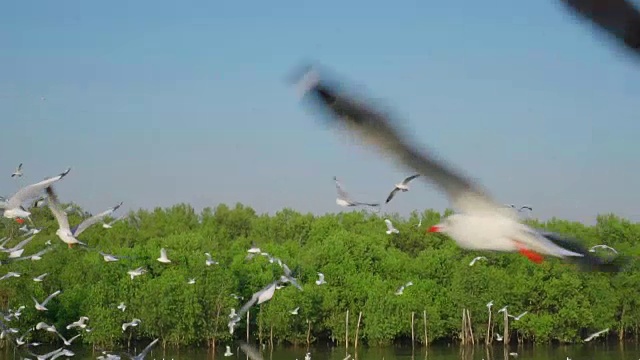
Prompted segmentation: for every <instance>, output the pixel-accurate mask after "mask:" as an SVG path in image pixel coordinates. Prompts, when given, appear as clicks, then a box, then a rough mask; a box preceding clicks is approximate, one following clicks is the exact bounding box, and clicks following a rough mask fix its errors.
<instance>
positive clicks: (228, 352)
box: [224, 345, 233, 357]
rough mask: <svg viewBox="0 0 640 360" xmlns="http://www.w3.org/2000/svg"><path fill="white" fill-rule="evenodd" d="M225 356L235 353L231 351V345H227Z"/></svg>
mask: <svg viewBox="0 0 640 360" xmlns="http://www.w3.org/2000/svg"><path fill="white" fill-rule="evenodd" d="M224 356H225V357H229V356H233V353H232V352H231V346H229V345H227V351H225V352H224Z"/></svg>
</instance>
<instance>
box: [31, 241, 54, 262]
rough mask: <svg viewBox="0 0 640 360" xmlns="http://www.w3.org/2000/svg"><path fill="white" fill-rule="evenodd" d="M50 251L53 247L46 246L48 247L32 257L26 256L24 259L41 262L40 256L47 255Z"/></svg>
mask: <svg viewBox="0 0 640 360" xmlns="http://www.w3.org/2000/svg"><path fill="white" fill-rule="evenodd" d="M49 245H51V243H49ZM51 250H53V246H48V247H46V248H44V249H42V250H40V251H38V252H37V253H35V254H33V255H29V256H26V258H30V259H31V261H38V260H42V255H44V254H46V253H48V252H49V251H51Z"/></svg>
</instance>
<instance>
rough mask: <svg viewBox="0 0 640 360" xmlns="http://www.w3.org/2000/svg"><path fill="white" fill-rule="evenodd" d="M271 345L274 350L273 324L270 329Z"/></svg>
mask: <svg viewBox="0 0 640 360" xmlns="http://www.w3.org/2000/svg"><path fill="white" fill-rule="evenodd" d="M269 345H270V346H271V349H272V350H273V325H271V330H270V331H269Z"/></svg>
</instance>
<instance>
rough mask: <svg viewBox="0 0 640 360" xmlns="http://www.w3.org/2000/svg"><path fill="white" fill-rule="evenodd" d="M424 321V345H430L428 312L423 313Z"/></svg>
mask: <svg viewBox="0 0 640 360" xmlns="http://www.w3.org/2000/svg"><path fill="white" fill-rule="evenodd" d="M422 319H423V320H424V345H425V346H427V345H429V337H428V336H427V310H424V311H423V312H422Z"/></svg>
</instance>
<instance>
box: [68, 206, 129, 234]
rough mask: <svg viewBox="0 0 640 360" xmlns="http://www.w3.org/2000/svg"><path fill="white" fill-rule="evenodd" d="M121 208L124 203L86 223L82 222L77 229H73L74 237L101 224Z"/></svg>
mask: <svg viewBox="0 0 640 360" xmlns="http://www.w3.org/2000/svg"><path fill="white" fill-rule="evenodd" d="M120 206H122V202H120V204H118V205H116V206H114V207H112V208H110V209H108V210H105V211H103V212H101V213H100V214H98V215H94V216H92V217H90V218H88V219H86V220H85V221H83V222H81V223H80V225H78V226H76V227H75V229H73V236H79V235H80V234H81V233H82V232H83V231H85V230H87V229H88V228H89V227H90V226H91V225H93V224H97V223H98V222H100V221H101V220H102V219H104V218H105V217H107V216H109V215H111V214H113V212H114V211H116V210H118V209H119V208H120Z"/></svg>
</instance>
